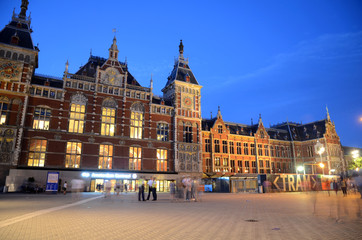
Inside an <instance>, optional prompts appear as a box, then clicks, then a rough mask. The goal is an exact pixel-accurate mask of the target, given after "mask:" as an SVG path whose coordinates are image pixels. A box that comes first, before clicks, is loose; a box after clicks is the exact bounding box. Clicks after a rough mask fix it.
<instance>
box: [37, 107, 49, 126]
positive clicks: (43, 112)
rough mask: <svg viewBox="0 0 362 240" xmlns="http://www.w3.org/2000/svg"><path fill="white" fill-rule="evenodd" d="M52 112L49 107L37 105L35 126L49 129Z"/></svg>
mask: <svg viewBox="0 0 362 240" xmlns="http://www.w3.org/2000/svg"><path fill="white" fill-rule="evenodd" d="M50 113H51V111H50V109H48V108H42V107H36V108H35V111H34V121H33V128H34V129H42V130H49V122H50Z"/></svg>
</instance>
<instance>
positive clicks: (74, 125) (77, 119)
mask: <svg viewBox="0 0 362 240" xmlns="http://www.w3.org/2000/svg"><path fill="white" fill-rule="evenodd" d="M84 116H85V105H81V104H74V103H72V104H71V105H70V117H69V132H75V133H83V127H84Z"/></svg>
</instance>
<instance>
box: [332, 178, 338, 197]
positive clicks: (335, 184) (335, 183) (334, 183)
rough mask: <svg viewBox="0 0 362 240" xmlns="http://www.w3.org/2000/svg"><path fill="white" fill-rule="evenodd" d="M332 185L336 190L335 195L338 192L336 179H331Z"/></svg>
mask: <svg viewBox="0 0 362 240" xmlns="http://www.w3.org/2000/svg"><path fill="white" fill-rule="evenodd" d="M332 186H333V190H334V191H335V192H336V195H337V193H338V183H337V182H336V180H333V183H332Z"/></svg>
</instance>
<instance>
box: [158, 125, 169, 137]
mask: <svg viewBox="0 0 362 240" xmlns="http://www.w3.org/2000/svg"><path fill="white" fill-rule="evenodd" d="M157 140H161V141H168V124H167V123H157Z"/></svg>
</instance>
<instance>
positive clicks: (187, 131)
mask: <svg viewBox="0 0 362 240" xmlns="http://www.w3.org/2000/svg"><path fill="white" fill-rule="evenodd" d="M183 128H184V129H183V133H184V142H187V143H192V126H191V124H184V126H183Z"/></svg>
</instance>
